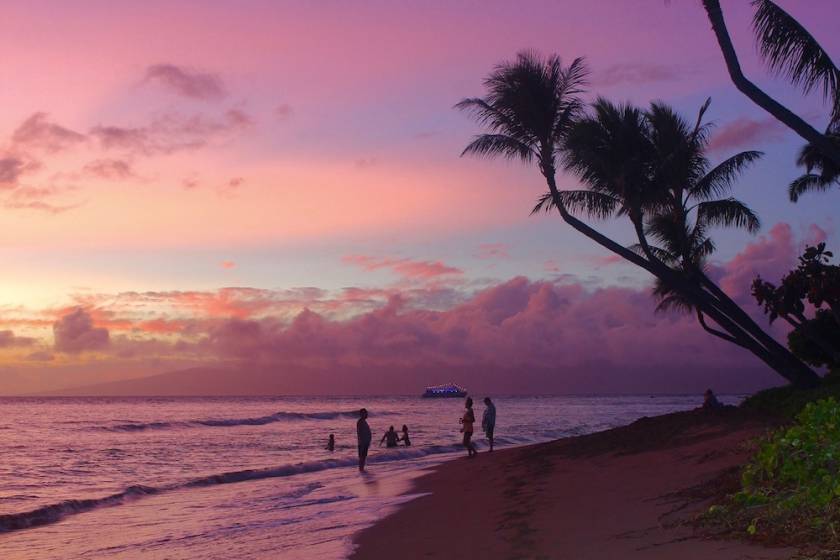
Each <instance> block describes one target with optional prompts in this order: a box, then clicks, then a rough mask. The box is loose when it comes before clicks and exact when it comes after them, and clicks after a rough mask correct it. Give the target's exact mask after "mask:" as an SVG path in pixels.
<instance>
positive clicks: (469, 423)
mask: <svg viewBox="0 0 840 560" xmlns="http://www.w3.org/2000/svg"><path fill="white" fill-rule="evenodd" d="M465 406H466V410H465V411H464V415H463V416H462V417H461V424H462V426H461V431H462V432H464V447H466V448H467V457H475V456H476V455H478V450H477V449H476V448H475V444H474V443H473V442H472V435H473V424H475V413H474V412H473V409H472V407H473V400H472V399H471V398H470V397H467V402H466V403H465Z"/></svg>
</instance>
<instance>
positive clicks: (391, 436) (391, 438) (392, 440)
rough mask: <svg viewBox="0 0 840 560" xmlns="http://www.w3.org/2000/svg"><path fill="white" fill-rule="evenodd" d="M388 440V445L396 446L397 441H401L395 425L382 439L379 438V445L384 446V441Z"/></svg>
mask: <svg viewBox="0 0 840 560" xmlns="http://www.w3.org/2000/svg"><path fill="white" fill-rule="evenodd" d="M385 440H388V444H387V445H388V447H396V446H397V442H398V441H400V436H398V435H397V432H395V431H394V427H393V426H391V427H390V428H389V429H388V431H387V432H385V435H384V436H382V439H380V440H379V447H382V442H384V441H385Z"/></svg>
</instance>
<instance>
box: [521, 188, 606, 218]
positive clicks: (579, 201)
mask: <svg viewBox="0 0 840 560" xmlns="http://www.w3.org/2000/svg"><path fill="white" fill-rule="evenodd" d="M558 196H559V198H560V202H561V204H563V206H564V207H565V208H566V210H568V211H569V213H571V214H586V215H587V216H589V217H591V218H595V219H598V220H604V219H606V218H609V217H611V216H613V215H614V214H615V213H616V212H617V211H618V209H619V207H620V206H621V201H619V200H618V199H616V198H614V197H612V196H610V195H608V194H604V193H599V192H594V191H583V190H578V191H560V192H559V193H558ZM555 207H556V205H555V203H554V198H553V197H552V196H551V193H550V192H548V193H545V194H544V195H542V196H541V197H540V198H539V199H537V204H536V206H534V209H533V210H531V214H535V213H537V212H539V211H541V210H544V211H546V212H548V211H550V210H553V209H554V208H555Z"/></svg>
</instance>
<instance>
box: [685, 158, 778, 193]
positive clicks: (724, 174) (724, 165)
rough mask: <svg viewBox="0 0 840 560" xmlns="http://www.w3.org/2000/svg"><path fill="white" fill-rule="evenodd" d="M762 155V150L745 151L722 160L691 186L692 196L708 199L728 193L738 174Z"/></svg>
mask: <svg viewBox="0 0 840 560" xmlns="http://www.w3.org/2000/svg"><path fill="white" fill-rule="evenodd" d="M763 155H764V154H763V153H762V152H756V151H747V152H741V153H740V154H735V155H734V156H732V157H730V158H728V159H726V160H724V161H722V162H721V163H719V164H718V165H717V166H715V167H714V168H713V169H712V170H711V171H709V172H708V173H706V174H705V175H704V176H703V177H701V178H700V179H699V180H698V181H697V182H696V183H695V184H694V185H693V186H692V187H691V189H690V190H691V194H692V196H694V197H695V198H696V199H698V200H709V199H710V198H712V197H715V196H721V195H724V194H726V193H728V192H729V191H730V190H731V189H732V183H733V182H734V181H735V179H737V178H738V175H740V174H741V173H742V172H743V171H744V170H745V169H746V168H747V167H749V166H750V165H751V164H752V163H753V162H755V161H757V160H758V159H760V158H761V156H763Z"/></svg>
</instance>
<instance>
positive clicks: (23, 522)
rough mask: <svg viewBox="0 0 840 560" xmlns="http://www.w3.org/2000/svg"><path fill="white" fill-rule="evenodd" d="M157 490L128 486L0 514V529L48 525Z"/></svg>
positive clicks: (17, 529) (12, 529) (19, 528)
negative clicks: (106, 493) (106, 492)
mask: <svg viewBox="0 0 840 560" xmlns="http://www.w3.org/2000/svg"><path fill="white" fill-rule="evenodd" d="M158 492H159V489H157V488H152V487H150V486H130V487H128V488H126V489H125V490H123V491H122V492H118V493H117V494H111V495H110V496H105V497H104V498H89V499H85V500H65V501H63V502H59V503H57V504H51V505H48V506H43V507H40V508H38V509H33V510H31V511H25V512H22V513H10V514H6V515H0V531H19V530H21V529H28V528H30V527H38V526H40V525H48V524H50V523H55V522H56V521H59V520H61V519H63V518H64V517H66V516H68V515H74V514H77V513H83V512H86V511H90V510H92V509H96V508H99V507H106V506H115V505H118V504H121V503H123V502H125V501H126V500H129V499H132V498H140V497H143V496H147V495H149V494H156V493H158Z"/></svg>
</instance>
